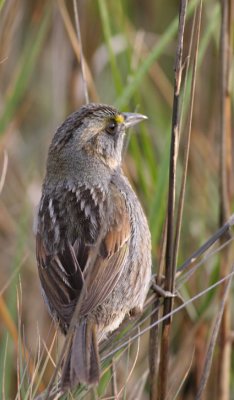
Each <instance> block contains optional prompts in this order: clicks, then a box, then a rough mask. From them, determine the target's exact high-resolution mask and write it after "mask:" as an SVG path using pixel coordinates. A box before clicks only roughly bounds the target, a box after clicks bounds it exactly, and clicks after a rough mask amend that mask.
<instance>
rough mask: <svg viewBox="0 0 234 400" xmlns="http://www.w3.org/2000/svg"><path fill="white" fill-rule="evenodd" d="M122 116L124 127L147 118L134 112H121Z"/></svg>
mask: <svg viewBox="0 0 234 400" xmlns="http://www.w3.org/2000/svg"><path fill="white" fill-rule="evenodd" d="M123 116H124V124H125V127H126V128H130V127H131V126H134V125H136V124H138V123H139V122H141V121H143V120H144V119H148V117H146V116H145V115H142V114H136V113H128V112H126V113H123Z"/></svg>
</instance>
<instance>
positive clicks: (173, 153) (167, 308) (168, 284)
mask: <svg viewBox="0 0 234 400" xmlns="http://www.w3.org/2000/svg"><path fill="white" fill-rule="evenodd" d="M186 9H187V0H181V2H180V11H179V34H178V44H177V51H176V60H175V82H174V100H173V113H172V131H171V149H170V168H169V190H168V209H167V242H166V260H165V290H167V291H169V292H172V293H173V292H174V289H175V265H174V264H173V253H174V213H175V188H176V164H177V155H178V146H179V136H178V132H179V131H178V127H179V98H180V88H181V78H182V55H183V41H184V28H185V18H186ZM172 305H173V300H172V299H171V298H166V299H165V300H164V308H163V315H164V316H166V315H169V314H170V312H171V310H172ZM170 324H171V319H170V318H167V319H165V320H164V322H163V326H162V338H161V359H160V367H159V379H158V382H159V387H158V399H159V400H163V399H165V397H166V392H167V378H168V363H169V353H168V350H169V334H170Z"/></svg>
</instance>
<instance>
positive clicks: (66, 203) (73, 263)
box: [36, 104, 151, 389]
mask: <svg viewBox="0 0 234 400" xmlns="http://www.w3.org/2000/svg"><path fill="white" fill-rule="evenodd" d="M144 118H145V117H144V116H142V115H140V114H129V113H119V112H118V111H117V110H116V109H115V108H113V107H110V106H106V105H102V104H89V105H87V106H84V107H82V108H81V109H80V110H79V111H78V112H76V113H73V114H72V115H70V116H69V117H68V118H67V119H66V121H65V122H64V123H63V124H62V125H61V126H60V128H58V130H57V132H56V133H55V136H54V138H53V140H52V144H51V146H50V150H49V155H48V161H47V171H46V177H45V180H44V184H43V189H42V197H41V201H40V205H39V211H38V217H37V221H38V222H37V230H36V254H37V262H38V271H39V277H40V281H41V286H42V292H43V296H44V298H45V301H46V303H47V305H48V308H49V311H50V313H51V315H52V316H53V317H54V318H55V319H56V320H57V321H58V323H59V325H60V328H61V330H62V331H63V332H64V333H65V334H66V332H67V330H68V328H69V324H70V321H71V318H72V315H73V313H74V309H75V306H76V303H77V300H78V299H79V296H80V293H81V290H82V287H83V285H84V283H85V288H86V291H85V296H84V298H83V300H82V304H81V309H80V314H79V321H77V327H76V330H75V333H74V336H73V338H72V343H71V348H70V351H69V352H68V354H67V357H66V359H65V360H64V363H63V372H62V381H61V386H62V388H63V389H65V388H68V387H69V388H70V387H73V386H74V385H76V384H77V383H79V382H82V383H87V384H93V383H97V382H98V380H99V377H100V361H99V352H98V343H99V342H100V341H101V340H102V339H103V338H105V336H106V334H107V333H108V332H111V331H113V330H114V329H116V328H117V327H118V326H119V324H120V323H121V322H122V320H123V318H124V317H125V315H126V314H128V313H130V312H131V311H133V310H134V309H139V310H141V309H142V308H143V304H144V300H145V297H146V294H147V291H148V287H149V282H150V277H151V254H150V253H151V245H150V233H149V229H148V225H147V221H146V218H145V216H144V213H143V211H142V208H141V206H140V203H139V201H138V199H137V197H136V195H135V193H134V192H133V190H132V188H131V186H130V184H129V182H128V180H127V179H126V177H124V175H123V173H122V170H121V151H122V147H123V138H124V134H125V130H126V128H128V127H129V126H132V125H134V124H135V123H137V122H139V121H140V120H142V119H144ZM90 268H91V275H90V276H89V271H90Z"/></svg>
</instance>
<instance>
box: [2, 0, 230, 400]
mask: <svg viewBox="0 0 234 400" xmlns="http://www.w3.org/2000/svg"><path fill="white" fill-rule="evenodd" d="M197 3H198V1H190V2H189V6H188V12H187V15H188V18H187V23H186V31H185V49H184V56H183V59H184V63H185V65H186V63H187V62H188V58H187V54H188V50H189V46H190V41H191V37H192V17H193V15H194V10H195V5H196V4H197ZM78 8H79V18H80V29H81V35H82V45H83V52H84V56H85V60H86V66H87V67H86V75H87V83H88V90H89V96H90V101H95V102H102V103H108V104H112V105H116V106H117V107H119V109H120V110H121V111H132V112H134V111H139V112H140V113H143V114H145V115H147V116H148V118H149V119H148V121H147V122H146V123H144V124H141V125H140V126H139V127H137V129H136V132H135V133H134V134H130V136H129V137H128V138H127V140H126V150H125V156H124V171H125V173H126V175H127V176H128V177H129V179H130V181H131V183H132V185H133V187H134V189H135V191H136V192H137V194H138V196H139V197H140V200H141V202H142V204H143V206H144V209H145V212H146V215H147V217H148V219H149V224H150V229H151V233H152V252H153V269H154V272H156V271H157V265H158V259H159V249H160V238H161V235H162V227H163V222H164V220H165V211H166V204H167V185H168V163H169V147H170V130H171V115H172V104H173V85H174V71H173V68H174V60H175V51H176V40H177V28H178V9H179V2H178V1H174V2H171V1H169V0H157V1H153V0H144V2H142V1H140V0H134V1H133V0H119V1H116V0H108V1H104V0H97V1H91V0H79V1H78ZM220 21H221V12H220V3H219V1H216V0H207V1H205V2H204V5H203V11H202V24H201V37H200V45H199V54H198V69H197V77H196V92H195V103H194V110H193V117H192V136H191V148H190V159H189V173H188V174H189V176H188V181H187V187H186V197H185V208H184V214H183V222H182V231H181V241H180V248H179V260H178V262H179V265H180V264H181V263H182V262H183V261H184V260H185V259H186V258H187V257H189V256H190V255H191V254H192V252H193V251H195V250H196V249H197V248H198V247H199V246H200V245H201V244H202V243H203V242H204V241H205V240H206V239H207V238H208V237H209V236H210V235H211V234H212V233H214V232H215V231H216V229H217V228H218V224H219V204H220V197H219V174H220V172H219V151H220V150H219V149H220V139H219V137H220ZM0 37H1V40H0V176H1V181H0V183H1V185H0V187H1V194H0V249H1V258H0V260H1V268H0V295H1V298H0V371H2V374H0V393H1V394H0V397H1V396H2V397H1V398H3V399H7V400H8V399H14V398H15V397H16V395H17V393H18V396H19V397H18V398H19V399H20V398H23V399H25V398H32V396H31V397H30V394H29V393H28V392H27V385H29V382H30V379H31V378H30V376H32V375H30V373H31V374H33V368H34V367H33V366H32V367H30V365H31V362H32V363H33V362H36V361H35V360H38V359H39V358H38V354H39V352H40V351H42V350H43V349H45V346H46V347H47V348H48V347H49V346H50V344H51V342H52V338H53V337H54V327H53V325H52V324H51V320H50V318H49V316H48V314H47V310H46V307H45V305H44V302H43V299H42V296H41V293H40V287H39V279H38V275H37V266H36V260H35V243H34V235H33V218H34V213H35V210H36V207H37V204H38V202H39V198H40V191H41V185H42V181H43V177H44V173H45V164H46V157H47V151H48V146H49V144H50V141H51V139H52V136H53V134H54V132H55V130H56V128H57V127H58V126H59V125H60V124H61V123H62V121H63V120H64V119H65V117H66V116H67V115H68V114H69V113H71V112H73V111H74V110H76V109H78V108H79V107H80V105H82V104H83V103H84V102H85V100H84V90H83V83H82V78H81V68H80V62H79V60H80V47H79V44H78V42H77V38H76V32H75V24H74V10H73V7H72V2H69V1H63V0H58V1H49V2H48V1H41V0H40V1H39V0H34V1H33V2H32V1H29V0H8V1H4V0H1V1H0ZM192 51H193V49H192ZM186 82H187V89H186V87H185V85H184V82H183V88H184V96H183V116H184V117H183V120H182V133H183V132H186V129H188V124H187V114H188V108H189V107H188V106H189V101H190V92H189V87H190V84H191V68H189V69H188V74H187V81H186ZM231 89H233V87H232V88H231ZM231 93H232V94H233V90H231ZM230 146H232V144H230ZM183 154H184V139H183V135H182V136H181V146H180V151H179V163H178V179H179V181H180V178H181V174H182V160H183ZM232 190H233V188H232V187H231V186H230V188H229V191H230V193H232ZM218 268H219V258H218V256H213V257H210V258H209V260H208V262H206V264H205V265H203V266H202V267H201V269H200V270H198V271H197V272H196V274H195V275H194V276H193V277H192V278H191V279H190V280H189V282H188V283H187V284H186V285H184V286H183V287H182V288H181V292H182V295H183V297H184V298H185V299H187V298H190V297H191V296H192V295H194V294H196V293H197V292H199V291H201V290H203V289H205V288H206V287H208V286H209V285H210V284H211V283H212V282H214V281H215V279H217V277H218ZM216 300H217V295H216V292H215V291H212V292H210V293H208V294H207V295H206V296H203V297H202V298H201V299H200V300H198V301H196V303H193V304H192V305H190V306H188V307H187V309H186V311H182V312H181V313H179V314H178V316H176V318H175V320H174V325H173V334H172V344H171V346H172V349H171V352H172V353H171V354H172V356H171V362H172V366H173V371H174V375H173V374H172V375H171V378H172V380H175V381H176V378H175V376H177V378H178V377H180V379H181V381H182V380H183V379H182V375H183V376H185V375H186V374H185V372H183V371H181V365H179V364H180V363H178V362H177V360H178V357H179V359H181V357H184V362H183V364H186V363H187V364H186V365H187V368H188V371H189V372H188V377H187V380H186V383H185V384H184V385H183V389H182V390H181V392H180V395H179V397H178V398H179V399H193V398H194V397H193V396H194V393H195V392H194V390H195V389H194V388H195V387H196V384H197V380H198V377H199V368H201V365H202V362H203V355H204V352H205V348H206V340H207V337H208V334H209V330H208V328H209V327H210V324H211V322H212V320H213V317H214V315H215V310H216V303H217V301H216ZM39 338H40V340H39ZM19 342H20V343H21V345H22V344H24V345H25V346H26V348H27V351H28V353H29V354H30V355H31V361H30V362H28V364H27V362H26V364H27V368H26V369H27V370H30V368H31V372H27V373H25V374H24V376H23V377H22V374H21V372H20V371H22V369H21V362H22V363H24V362H25V359H27V358H25V357H24V354H23V353H24V352H23V351H22V349H20V348H19ZM136 346H137V345H136ZM182 350H183V352H182ZM44 353H45V354H44V356H42V360H41V361H42V363H43V360H44V358H43V357H46V352H45V350H44ZM19 354H21V355H20V356H19ZM53 354H54V357H56V356H55V354H56V348H55V349H54V350H53ZM186 354H187V358H188V360H187V359H186ZM124 357H125V358H124ZM135 357H136V349H135V350H134V349H133V350H132V354H130V355H129V354H128V355H126V354H125V355H123V357H122V358H121V359H120V361H119V362H118V369H117V382H118V386H119V388H120V387H122V385H123V384H124V383H125V384H126V388H125V398H127V399H130V398H132V399H134V398H139V399H147V398H149V386H148V384H147V374H146V376H145V378H144V379H143V376H144V373H145V371H147V368H148V361H147V358H148V336H147V335H144V336H143V337H142V339H141V345H140V351H139V354H138V358H137V361H136V366H135V368H134V370H133V371H132V373H131V376H129V380H128V379H127V377H128V375H129V371H130V370H131V368H132V365H133V362H134V360H135ZM192 359H193V361H192ZM126 360H129V366H128V367H126ZM173 363H174V364H173ZM43 365H44V364H43ZM216 367H217V366H216ZM216 367H215V366H214V371H213V372H212V373H213V375H212V376H213V378H214V377H215V376H216V375H215V374H216V373H217V370H216V369H217V368H216ZM231 367H232V372H231V377H232V381H231V388H230V393H234V384H233V382H234V360H233V365H232V366H231ZM127 368H128V369H127ZM23 371H24V369H23ZM52 371H53V365H52V362H50V361H49V362H48V364H47V366H46V368H45V371H43V378H41V379H42V380H43V385H44V387H45V386H46V385H47V384H48V382H49V379H50V377H51V374H52ZM118 371H119V372H118ZM34 372H35V370H34ZM140 378H142V379H143V380H142V385H141V386H142V387H141V390H140V389H139V390H140V391H139V392H138V397H137V395H136V397H134V396H133V393H135V392H134V391H133V389H134V388H138V386H137V385H138V384H139V380H140ZM178 379H179V378H178ZM212 380H213V379H212ZM20 382H23V384H22V387H20ZM43 385H42V386H41V388H43ZM23 387H24V392H23V393H24V395H22V393H21V396H22V397H20V395H19V393H20V392H21V390H23ZM38 390H39V389H38ZM130 392H131V396H133V397H131V396H130ZM105 393H108V390H107V392H105V390H103V392H101V389H100V391H99V392H98V394H97V393H96V396H99V397H96V398H104V397H105V395H106V394H105ZM139 393H140V394H139ZM214 393H215V383H213V384H211V383H210V384H209V385H208V388H207V394H206V397H204V398H205V399H211V398H212V397H211V396H214ZM27 396H28V397H27ZM102 396H104V397H102ZM126 396H127V397H126ZM120 398H124V397H120ZM171 398H174V397H171ZM214 398H216V397H214ZM231 398H232V399H233V398H234V397H231Z"/></svg>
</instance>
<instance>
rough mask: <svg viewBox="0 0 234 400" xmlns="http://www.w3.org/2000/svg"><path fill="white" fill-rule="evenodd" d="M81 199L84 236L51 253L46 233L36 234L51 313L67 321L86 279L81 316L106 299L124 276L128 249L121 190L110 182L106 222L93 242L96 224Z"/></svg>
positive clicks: (127, 224)
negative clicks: (91, 237)
mask: <svg viewBox="0 0 234 400" xmlns="http://www.w3.org/2000/svg"><path fill="white" fill-rule="evenodd" d="M88 197H89V196H87V197H86V198H87V199H88ZM82 200H84V199H79V198H77V197H76V201H77V207H79V210H81V211H82V210H83V217H82V218H81V214H80V215H79V220H82V221H84V220H85V223H86V229H85V232H86V233H85V234H84V236H83V237H74V240H73V241H72V243H70V242H69V241H68V240H67V241H65V244H64V246H63V250H62V251H61V252H60V251H58V252H57V253H56V254H49V253H48V251H47V250H46V245H45V241H44V240H43V232H40V231H39V232H38V233H37V237H36V254H37V262H38V268H39V276H40V280H41V284H42V288H43V292H44V294H45V298H46V301H47V303H48V306H49V308H50V311H51V313H52V314H55V315H56V316H57V317H58V319H59V320H60V321H62V323H65V324H69V322H70V320H71V317H72V313H73V311H74V307H75V305H76V302H77V300H78V299H79V295H80V292H81V289H82V287H83V284H84V282H85V292H86V295H85V297H84V299H83V302H82V306H81V314H82V315H85V314H87V313H89V312H90V311H92V310H93V309H94V308H95V307H96V306H98V305H99V304H101V303H102V302H103V301H104V300H105V298H106V297H107V296H108V295H109V294H110V293H111V291H112V290H113V289H114V287H115V285H116V284H117V282H118V279H119V278H120V276H121V272H122V270H123V268H124V265H125V261H126V258H127V256H128V251H129V240H130V234H131V228H130V219H129V214H128V210H127V207H126V202H125V199H124V197H123V195H122V193H121V192H119V190H118V189H117V188H116V187H115V186H114V185H111V187H110V191H109V194H108V199H105V200H104V201H103V205H104V210H105V211H106V214H105V221H102V224H101V226H100V232H99V235H98V236H97V237H96V241H95V243H92V244H90V243H88V240H87V238H90V232H89V224H90V229H93V224H92V222H91V218H90V219H89V217H88V214H87V212H85V210H86V207H85V205H84V203H83V205H82V207H81V206H80V204H79V201H82ZM87 201H88V200H87ZM85 214H86V215H85ZM78 224H79V221H78ZM47 225H48V224H47ZM102 225H103V227H102ZM91 226H92V228H91Z"/></svg>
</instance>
